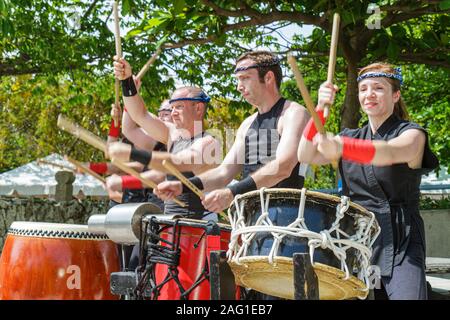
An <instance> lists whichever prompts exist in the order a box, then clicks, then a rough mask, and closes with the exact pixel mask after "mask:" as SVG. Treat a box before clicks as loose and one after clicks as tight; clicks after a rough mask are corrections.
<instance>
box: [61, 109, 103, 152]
mask: <svg viewBox="0 0 450 320" xmlns="http://www.w3.org/2000/svg"><path fill="white" fill-rule="evenodd" d="M57 125H58V127H59V128H61V129H63V130H64V131H67V132H69V133H70V134H72V135H74V136H75V137H77V138H80V139H81V140H83V141H84V142H86V143H88V144H90V145H91V146H93V147H95V148H97V149H99V150H101V151H103V152H104V153H105V154H106V153H107V151H108V148H107V146H106V142H105V141H103V140H102V139H100V138H99V137H97V136H96V135H95V134H93V133H91V132H89V131H87V130H86V129H84V128H82V127H80V126H79V125H77V124H75V123H73V122H71V121H70V120H69V119H67V118H66V117H64V116H63V115H62V114H60V115H59V116H58V122H57Z"/></svg>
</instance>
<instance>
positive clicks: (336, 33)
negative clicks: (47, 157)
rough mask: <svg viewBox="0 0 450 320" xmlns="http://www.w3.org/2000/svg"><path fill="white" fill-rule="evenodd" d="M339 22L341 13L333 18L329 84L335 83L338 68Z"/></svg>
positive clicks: (326, 107) (325, 112) (326, 111)
mask: <svg viewBox="0 0 450 320" xmlns="http://www.w3.org/2000/svg"><path fill="white" fill-rule="evenodd" d="M339 22H340V16H339V13H335V14H334V16H333V30H332V32H331V45H330V58H329V60H328V73H327V82H328V83H333V78H334V70H335V67H336V52H337V46H338V37H339ZM324 116H325V117H327V116H328V106H325V110H324Z"/></svg>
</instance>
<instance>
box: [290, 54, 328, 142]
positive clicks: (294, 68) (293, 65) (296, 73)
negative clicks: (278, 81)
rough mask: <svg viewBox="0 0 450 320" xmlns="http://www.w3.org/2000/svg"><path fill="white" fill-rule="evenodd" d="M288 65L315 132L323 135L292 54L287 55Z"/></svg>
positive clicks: (320, 124)
mask: <svg viewBox="0 0 450 320" xmlns="http://www.w3.org/2000/svg"><path fill="white" fill-rule="evenodd" d="M287 60H288V63H289V65H290V66H291V69H292V72H293V73H294V76H295V80H296V81H297V86H298V88H299V89H300V93H301V94H302V97H303V100H304V101H305V104H306V108H307V109H308V111H309V113H310V114H311V116H312V118H313V121H314V125H315V126H316V129H317V131H319V133H321V134H324V133H325V129H324V127H323V125H322V121H320V118H319V116H318V115H317V113H316V110H314V103H313V101H312V99H311V96H310V95H309V92H308V89H307V88H306V85H305V81H304V80H303V76H302V74H301V73H300V70H299V69H298V66H297V61H296V60H295V58H294V56H293V55H292V54H290V53H289V54H288V58H287Z"/></svg>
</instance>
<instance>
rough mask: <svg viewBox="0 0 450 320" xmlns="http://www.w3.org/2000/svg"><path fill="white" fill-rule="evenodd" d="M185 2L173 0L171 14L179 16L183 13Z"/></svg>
mask: <svg viewBox="0 0 450 320" xmlns="http://www.w3.org/2000/svg"><path fill="white" fill-rule="evenodd" d="M185 6H186V2H185V1H184V0H175V1H174V3H173V13H174V15H179V14H180V13H182V12H183V9H184V7H185Z"/></svg>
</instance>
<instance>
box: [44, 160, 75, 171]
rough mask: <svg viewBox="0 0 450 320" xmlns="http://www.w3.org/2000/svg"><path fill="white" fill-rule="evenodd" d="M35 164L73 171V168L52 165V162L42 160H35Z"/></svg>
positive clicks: (56, 164)
mask: <svg viewBox="0 0 450 320" xmlns="http://www.w3.org/2000/svg"><path fill="white" fill-rule="evenodd" d="M36 162H37V164H38V165H40V164H46V165H49V166H53V167H56V168H60V169H64V170H69V171H75V170H74V169H73V168H69V167H66V166H63V165H62V164H58V163H53V162H50V161H46V160H43V159H37V160H36Z"/></svg>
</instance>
